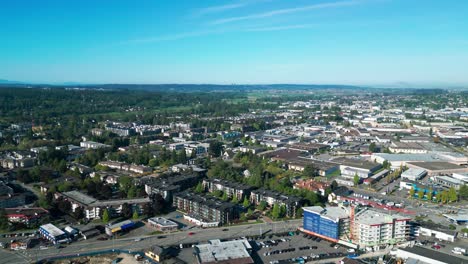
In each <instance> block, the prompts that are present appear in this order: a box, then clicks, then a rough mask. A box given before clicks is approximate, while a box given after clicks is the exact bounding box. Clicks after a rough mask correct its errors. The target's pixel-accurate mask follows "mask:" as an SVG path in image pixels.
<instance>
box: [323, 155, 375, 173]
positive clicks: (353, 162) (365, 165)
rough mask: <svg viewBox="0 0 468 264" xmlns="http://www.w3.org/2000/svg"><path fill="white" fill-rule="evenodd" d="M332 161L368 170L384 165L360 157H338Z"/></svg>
mask: <svg viewBox="0 0 468 264" xmlns="http://www.w3.org/2000/svg"><path fill="white" fill-rule="evenodd" d="M331 161H332V162H336V163H339V164H341V165H345V166H349V167H354V168H362V169H367V170H372V169H375V168H378V167H381V166H382V165H380V164H379V163H373V162H369V161H366V160H360V159H348V158H336V159H333V160H331Z"/></svg>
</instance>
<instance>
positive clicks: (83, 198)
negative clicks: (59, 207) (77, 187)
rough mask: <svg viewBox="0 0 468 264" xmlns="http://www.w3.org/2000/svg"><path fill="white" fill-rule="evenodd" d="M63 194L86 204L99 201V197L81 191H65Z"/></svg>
mask: <svg viewBox="0 0 468 264" xmlns="http://www.w3.org/2000/svg"><path fill="white" fill-rule="evenodd" d="M62 194H63V195H65V196H67V197H69V198H71V199H73V200H75V201H77V202H79V203H82V204H84V205H89V204H92V203H94V202H96V201H97V199H95V198H93V197H91V196H89V195H87V194H84V193H82V192H79V191H69V192H63V193H62Z"/></svg>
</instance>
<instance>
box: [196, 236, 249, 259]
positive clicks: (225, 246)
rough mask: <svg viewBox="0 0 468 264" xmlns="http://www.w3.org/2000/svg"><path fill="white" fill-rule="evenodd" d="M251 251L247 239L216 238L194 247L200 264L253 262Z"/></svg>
mask: <svg viewBox="0 0 468 264" xmlns="http://www.w3.org/2000/svg"><path fill="white" fill-rule="evenodd" d="M251 252H252V246H251V245H250V244H249V241H247V240H246V239H243V240H232V241H223V242H221V240H219V239H215V240H210V241H209V243H208V244H200V245H196V246H195V247H194V254H195V255H196V257H197V263H198V264H214V263H217V264H233V263H235V264H253V263H255V262H254V260H253V259H252V257H251V256H250V253H251Z"/></svg>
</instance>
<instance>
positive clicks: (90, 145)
mask: <svg viewBox="0 0 468 264" xmlns="http://www.w3.org/2000/svg"><path fill="white" fill-rule="evenodd" d="M80 147H82V148H86V149H100V148H110V147H111V146H110V145H106V144H102V143H99V142H94V141H82V142H80Z"/></svg>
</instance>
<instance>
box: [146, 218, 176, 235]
mask: <svg viewBox="0 0 468 264" xmlns="http://www.w3.org/2000/svg"><path fill="white" fill-rule="evenodd" d="M148 224H149V225H150V226H152V227H155V228H156V229H157V230H159V231H163V232H166V231H173V230H177V229H178V228H179V225H178V224H177V223H176V222H173V221H171V220H168V219H166V218H164V217H153V218H150V219H148Z"/></svg>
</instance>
